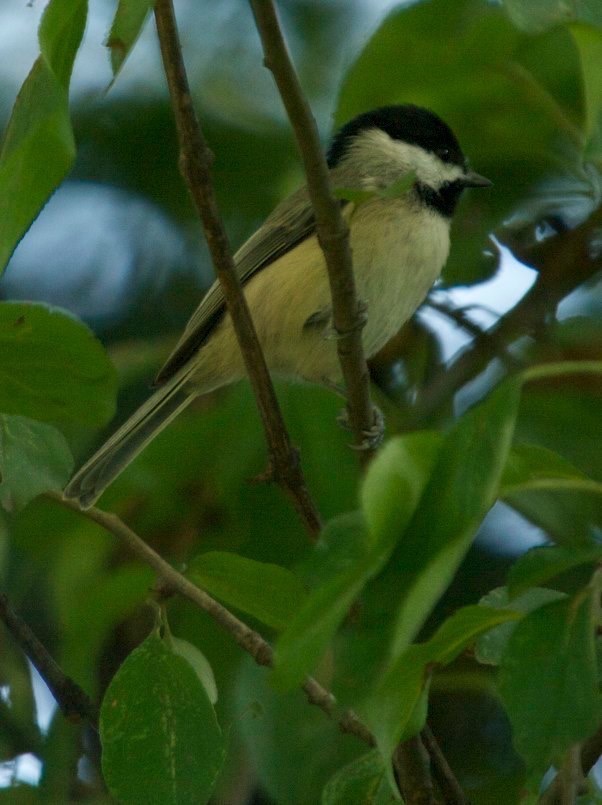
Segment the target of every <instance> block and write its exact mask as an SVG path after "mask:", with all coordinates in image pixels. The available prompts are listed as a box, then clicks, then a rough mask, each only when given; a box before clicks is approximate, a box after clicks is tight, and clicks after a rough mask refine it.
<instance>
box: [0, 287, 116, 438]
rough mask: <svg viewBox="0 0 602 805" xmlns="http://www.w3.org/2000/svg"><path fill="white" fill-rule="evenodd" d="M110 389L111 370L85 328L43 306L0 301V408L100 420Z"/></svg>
mask: <svg viewBox="0 0 602 805" xmlns="http://www.w3.org/2000/svg"><path fill="white" fill-rule="evenodd" d="M116 393H117V377H116V373H115V370H114V369H113V366H112V364H111V363H110V361H109V359H108V357H107V355H106V353H105V351H104V349H103V347H102V346H101V344H100V342H99V341H98V340H97V339H96V338H95V337H94V335H93V333H92V332H91V331H90V330H89V329H88V327H86V326H85V325H84V324H82V323H81V322H80V321H78V320H77V319H75V318H74V317H73V316H71V315H70V314H68V313H66V312H64V311H60V310H57V309H54V308H49V307H47V306H45V305H41V304H30V303H27V302H2V303H0V411H4V412H5V413H9V414H23V415H25V416H30V417H33V418H35V419H41V420H43V421H69V422H78V423H80V424H82V425H102V424H104V423H105V422H108V421H109V419H111V417H112V416H113V414H114V412H115V398H116Z"/></svg>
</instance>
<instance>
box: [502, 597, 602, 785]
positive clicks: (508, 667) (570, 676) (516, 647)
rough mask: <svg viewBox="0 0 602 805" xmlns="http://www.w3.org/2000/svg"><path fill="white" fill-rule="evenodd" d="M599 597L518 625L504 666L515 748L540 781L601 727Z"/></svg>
mask: <svg viewBox="0 0 602 805" xmlns="http://www.w3.org/2000/svg"><path fill="white" fill-rule="evenodd" d="M598 597H599V591H597V590H596V591H592V590H589V589H588V590H585V591H582V592H581V593H579V594H578V595H576V596H575V597H574V598H565V599H563V600H559V601H554V602H552V603H550V604H546V605H545V606H542V607H540V608H539V609H536V610H535V611H534V612H531V613H530V614H529V615H527V616H526V617H525V618H524V619H523V620H522V621H521V623H519V624H518V626H517V627H516V629H515V630H514V633H513V634H512V636H511V637H510V640H509V642H508V647H507V649H506V651H505V653H504V657H503V659H502V663H501V666H500V675H499V688H500V693H501V695H502V699H503V701H504V705H505V707H506V710H507V712H508V715H509V717H510V720H511V722H512V727H513V733H514V744H515V746H516V748H517V750H518V751H519V752H520V754H521V755H522V757H523V758H524V760H525V762H526V764H527V769H528V771H529V772H530V773H531V775H532V776H533V779H535V778H537V781H539V776H540V775H541V774H543V773H544V772H545V770H546V769H547V768H548V766H549V765H550V763H552V762H553V761H554V759H555V758H557V757H559V756H560V755H562V754H563V753H564V752H565V751H566V750H567V749H568V748H569V747H570V746H572V745H573V744H574V743H576V742H578V741H580V740H583V739H584V738H585V737H587V736H588V735H590V734H591V733H592V732H594V731H595V730H596V729H597V728H598V726H599V722H600V713H601V708H600V694H599V692H598V673H597V665H596V652H595V629H596V627H597V621H598V608H599V604H598V601H597V600H596V599H597V598H598Z"/></svg>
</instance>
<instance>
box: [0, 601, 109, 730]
mask: <svg viewBox="0 0 602 805" xmlns="http://www.w3.org/2000/svg"><path fill="white" fill-rule="evenodd" d="M0 618H1V619H2V620H3V621H4V623H5V625H6V628H7V629H8V631H9V632H10V633H11V635H12V636H13V638H14V639H15V641H16V643H17V644H18V645H19V646H20V647H21V649H22V650H23V652H24V653H25V655H26V656H27V657H28V658H29V660H30V661H31V663H32V665H33V666H34V667H35V668H36V670H37V671H38V673H39V674H40V676H41V677H42V679H43V680H44V682H45V683H46V685H47V686H48V688H49V690H50V692H51V693H52V695H53V696H54V698H55V699H56V702H57V704H58V706H59V707H60V708H61V710H62V712H63V713H64V715H65V717H66V718H68V719H69V720H70V721H74V722H77V721H82V720H85V721H88V722H89V723H90V725H91V726H92V727H94V729H95V730H98V708H97V707H96V705H95V704H94V703H93V702H92V700H91V699H90V697H89V696H88V694H87V693H85V692H84V691H83V690H82V688H80V686H79V685H78V684H77V683H76V682H74V681H73V680H72V679H71V678H70V677H68V676H67V675H66V674H65V672H64V671H63V670H62V668H61V667H60V666H59V664H58V663H57V662H56V661H55V660H54V659H53V658H52V657H51V656H50V654H49V652H48V650H47V649H46V647H45V646H44V645H43V644H42V643H41V642H40V640H39V639H38V638H37V637H36V635H35V634H34V633H33V632H32V630H31V629H30V628H29V626H28V625H27V624H26V623H25V621H24V620H23V619H22V618H21V617H20V616H19V615H17V613H16V612H15V611H14V609H13V608H12V607H11V605H10V603H9V600H8V598H7V597H6V595H5V594H4V593H0Z"/></svg>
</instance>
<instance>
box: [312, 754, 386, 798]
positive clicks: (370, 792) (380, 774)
mask: <svg viewBox="0 0 602 805" xmlns="http://www.w3.org/2000/svg"><path fill="white" fill-rule="evenodd" d="M396 801H397V800H396V799H395V797H394V796H393V795H392V794H391V791H390V789H389V786H388V784H387V781H386V778H385V764H384V763H383V760H382V758H381V756H380V754H379V752H378V750H377V749H373V750H372V751H370V752H368V753H367V754H365V755H361V756H360V757H358V758H356V760H353V761H352V762H351V763H348V764H347V766H343V768H342V769H339V770H338V771H337V772H336V774H334V775H333V776H332V777H331V778H330V780H329V781H328V782H327V783H326V785H325V786H324V790H323V792H322V805H349V803H351V802H353V803H366V805H368V803H369V805H387V804H388V803H393V802H396Z"/></svg>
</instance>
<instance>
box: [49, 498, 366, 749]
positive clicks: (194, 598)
mask: <svg viewBox="0 0 602 805" xmlns="http://www.w3.org/2000/svg"><path fill="white" fill-rule="evenodd" d="M47 495H48V497H50V498H52V499H53V500H55V501H56V502H57V503H60V504H61V505H63V506H65V507H66V508H68V509H71V510H72V511H74V512H77V513H78V514H80V515H82V516H83V517H87V518H88V519H89V520H92V521H93V522H95V523H97V524H98V525H100V526H101V527H102V528H104V529H105V530H106V531H108V532H109V533H111V534H113V535H114V536H116V537H117V538H118V539H119V540H121V542H123V543H124V544H125V545H126V546H127V548H128V549H129V550H130V551H131V552H132V553H133V554H135V555H136V556H137V557H138V558H139V559H140V560H141V561H143V562H144V563H145V564H147V565H148V566H149V567H151V568H152V569H153V570H154V571H155V573H156V574H157V576H158V578H159V582H160V584H161V587H162V588H163V590H165V591H169V592H174V593H178V594H179V595H181V596H183V597H184V598H186V599H187V600H188V601H190V602H191V603H193V604H194V605H195V606H197V607H199V609H202V610H203V611H204V612H206V613H207V614H208V615H209V616H210V617H211V618H213V620H214V621H215V622H216V623H218V624H219V625H220V626H221V627H222V628H223V629H225V630H226V631H227V632H228V633H229V634H230V635H231V637H232V638H233V639H234V640H235V642H236V643H238V645H239V646H240V647H241V648H242V649H243V650H244V651H246V652H247V653H248V654H250V655H251V657H253V659H254V660H255V662H256V663H257V664H258V665H264V666H266V667H268V668H271V667H272V666H273V664H274V652H273V649H272V647H271V646H270V644H269V643H268V642H267V641H266V640H264V638H263V637H262V636H261V635H260V634H259V633H258V632H256V631H254V630H253V629H251V628H250V627H249V626H247V625H246V623H243V621H241V620H240V619H239V618H237V617H236V616H235V615H233V614H232V613H231V612H230V611H229V610H228V609H226V607H224V606H223V605H222V604H220V603H219V602H218V601H216V600H215V599H214V598H212V597H211V596H210V595H209V594H208V593H206V592H205V591H204V590H202V589H201V588H200V587H197V586H196V584H193V583H192V582H191V581H189V580H188V579H187V578H186V576H183V575H182V574H181V573H178V571H177V570H175V569H174V568H173V567H172V566H171V565H170V564H169V563H168V562H166V561H165V559H163V558H162V557H161V556H160V555H159V554H158V553H157V552H156V551H154V550H153V549H152V548H151V547H150V545H148V544H147V543H146V542H144V540H143V539H141V538H140V537H139V536H138V534H136V533H135V532H134V531H132V529H131V528H130V527H129V526H127V525H126V524H125V523H124V522H123V520H121V519H120V518H119V517H118V516H117V515H116V514H112V513H110V512H105V511H102V509H97V508H95V507H94V506H93V507H91V508H89V509H85V510H84V509H80V507H79V506H78V504H77V503H75V502H73V501H70V500H65V499H64V498H62V497H61V495H59V494H56V493H53V492H49V493H47ZM301 687H302V688H303V690H304V691H305V694H306V695H307V699H308V701H309V703H310V704H313V705H315V706H316V707H319V708H320V709H321V710H323V711H324V712H325V713H326V715H328V716H330V717H331V718H334V719H336V721H337V722H338V725H339V728H340V729H341V731H342V732H346V733H349V734H351V735H355V736H356V737H357V738H359V739H360V740H361V741H363V742H364V743H366V744H367V745H368V746H374V745H375V743H376V741H375V739H374V736H373V735H372V733H371V732H370V730H369V729H368V727H366V725H365V724H363V723H362V722H361V721H360V720H359V718H358V717H357V716H356V715H355V713H353V712H352V711H350V710H347V711H345V712H339V708H338V705H337V701H336V699H335V697H334V696H333V694H332V693H330V691H328V690H327V689H326V688H324V687H322V685H320V683H319V682H318V681H317V680H316V679H314V678H313V677H311V676H308V677H306V679H305V681H304V682H303V684H302V686H301Z"/></svg>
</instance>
